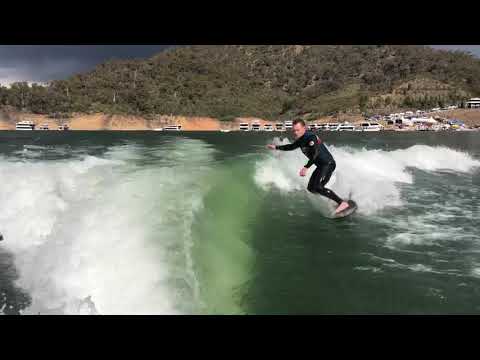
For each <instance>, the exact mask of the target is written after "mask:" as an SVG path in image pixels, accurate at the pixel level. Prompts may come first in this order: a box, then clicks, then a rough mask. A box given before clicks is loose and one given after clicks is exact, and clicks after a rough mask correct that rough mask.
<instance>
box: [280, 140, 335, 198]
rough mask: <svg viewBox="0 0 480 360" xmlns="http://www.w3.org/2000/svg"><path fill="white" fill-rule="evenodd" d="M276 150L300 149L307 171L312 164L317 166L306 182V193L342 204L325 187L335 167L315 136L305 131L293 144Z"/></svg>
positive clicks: (331, 158)
mask: <svg viewBox="0 0 480 360" xmlns="http://www.w3.org/2000/svg"><path fill="white" fill-rule="evenodd" d="M276 148H277V150H282V151H291V150H295V149H298V148H301V149H302V152H303V153H304V154H305V156H306V157H307V158H308V163H307V164H306V165H305V167H306V168H307V169H308V168H310V167H311V166H312V165H313V164H315V165H316V166H317V168H316V169H315V171H314V172H313V174H312V176H311V177H310V181H309V182H308V191H310V192H311V193H314V194H320V195H323V196H326V197H327V198H329V199H331V200H333V201H335V202H336V203H337V204H339V205H340V204H341V203H342V201H343V200H342V199H341V198H340V197H339V196H338V195H337V194H335V193H334V192H333V191H332V190H330V189H327V188H326V187H325V185H327V183H328V181H329V180H330V177H331V176H332V174H333V171H334V170H335V168H336V166H337V165H336V163H335V160H334V159H333V156H332V154H330V151H328V149H327V147H326V146H325V145H324V144H323V142H322V141H321V140H320V139H319V138H318V136H317V135H315V134H314V133H313V132H312V131H306V132H305V134H303V136H302V137H300V138H298V139H297V140H296V141H295V142H294V143H292V144H288V145H282V146H276Z"/></svg>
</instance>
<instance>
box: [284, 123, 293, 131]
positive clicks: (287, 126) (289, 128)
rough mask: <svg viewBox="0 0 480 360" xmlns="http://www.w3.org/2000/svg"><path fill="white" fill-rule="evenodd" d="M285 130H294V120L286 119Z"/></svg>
mask: <svg viewBox="0 0 480 360" xmlns="http://www.w3.org/2000/svg"><path fill="white" fill-rule="evenodd" d="M284 127H285V130H287V131H288V130H292V127H293V121H285V123H284Z"/></svg>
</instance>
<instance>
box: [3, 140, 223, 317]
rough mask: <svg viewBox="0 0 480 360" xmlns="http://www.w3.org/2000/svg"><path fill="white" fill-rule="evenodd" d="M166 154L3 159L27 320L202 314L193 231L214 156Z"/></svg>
mask: <svg viewBox="0 0 480 360" xmlns="http://www.w3.org/2000/svg"><path fill="white" fill-rule="evenodd" d="M161 150H162V151H161V152H160V151H158V149H157V150H155V151H150V150H145V149H143V148H141V147H137V146H135V145H128V144H127V145H125V146H117V147H114V148H111V149H110V151H108V152H107V154H106V155H105V156H104V157H102V158H100V157H95V156H79V157H78V158H74V159H69V160H57V161H45V160H38V159H36V160H32V159H26V160H25V159H23V160H22V161H18V158H0V177H1V178H2V189H1V191H0V203H2V204H8V206H2V207H1V208H0V224H2V225H5V224H7V225H8V226H6V227H5V228H2V229H0V231H2V232H3V234H4V236H5V238H6V239H7V241H4V242H3V245H2V246H3V247H4V248H5V249H6V250H7V251H8V252H9V253H11V254H12V255H13V258H14V265H15V267H16V269H17V271H18V280H17V281H16V285H17V286H19V287H20V288H22V289H25V291H27V292H28V294H29V295H30V298H31V304H30V306H29V307H28V308H27V309H25V310H24V311H23V313H27V314H28V313H33V314H37V313H41V314H96V313H99V314H175V313H183V312H188V313H194V312H196V311H197V306H198V304H197V303H198V283H197V279H196V277H195V273H194V271H193V261H192V258H191V251H190V247H191V246H192V236H191V226H192V223H193V221H194V216H195V213H196V212H197V211H198V210H199V209H201V207H202V196H203V194H204V193H205V192H206V191H207V190H208V188H209V185H208V182H206V181H203V180H202V179H203V178H204V177H205V176H206V175H207V174H208V171H209V168H208V166H198V165H199V164H207V165H208V163H209V162H210V161H211V159H212V154H213V151H214V150H213V149H211V148H210V147H209V146H207V145H206V144H205V143H203V142H201V141H197V140H186V139H182V140H178V141H175V142H172V143H169V144H166V145H165V146H163V147H162V149H161ZM145 151H148V159H150V160H149V161H150V162H151V164H152V166H149V164H148V162H147V165H145V163H142V160H141V159H144V158H145V157H146V154H145ZM179 159H181V161H179ZM153 164H154V165H153Z"/></svg>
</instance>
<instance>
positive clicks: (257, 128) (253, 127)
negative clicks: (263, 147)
mask: <svg viewBox="0 0 480 360" xmlns="http://www.w3.org/2000/svg"><path fill="white" fill-rule="evenodd" d="M252 131H260V124H259V123H253V124H252Z"/></svg>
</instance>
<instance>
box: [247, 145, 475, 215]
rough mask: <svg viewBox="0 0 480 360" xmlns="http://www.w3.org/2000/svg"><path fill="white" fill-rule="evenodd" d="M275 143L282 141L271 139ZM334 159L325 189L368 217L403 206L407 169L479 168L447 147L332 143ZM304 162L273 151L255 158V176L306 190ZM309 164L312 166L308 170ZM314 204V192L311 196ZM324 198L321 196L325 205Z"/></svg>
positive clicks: (269, 184)
mask: <svg viewBox="0 0 480 360" xmlns="http://www.w3.org/2000/svg"><path fill="white" fill-rule="evenodd" d="M275 141H276V143H277V144H286V143H288V140H286V139H284V141H283V142H281V141H279V139H278V138H276V139H275ZM329 149H330V151H331V152H332V155H333V156H334V158H335V161H336V163H337V168H336V171H335V172H334V174H333V176H332V178H331V179H330V182H329V183H328V184H327V186H328V187H329V188H331V189H332V190H333V191H335V192H336V193H337V194H339V196H342V197H349V196H350V195H351V198H353V199H354V200H355V201H356V202H357V204H358V206H359V208H358V213H360V214H364V215H370V214H374V213H377V212H379V211H381V210H383V209H385V208H388V207H401V206H403V205H404V204H405V200H404V199H402V196H401V186H400V185H401V184H412V183H413V182H414V177H413V174H412V172H411V169H418V170H422V171H430V172H436V171H449V172H457V173H458V172H461V173H468V172H471V171H473V170H474V169H475V168H478V167H480V161H478V160H476V159H474V158H473V157H471V156H470V155H469V154H467V153H464V152H461V151H457V150H453V149H449V148H446V147H440V146H439V147H432V146H426V145H414V146H412V147H409V148H407V149H402V150H394V151H384V150H367V149H353V148H349V147H335V146H330V147H329ZM304 163H305V157H304V156H303V154H301V152H300V151H292V152H276V153H273V154H271V155H269V156H267V157H266V158H265V159H262V160H260V161H259V162H257V168H256V172H255V175H254V178H255V181H256V183H257V185H258V186H260V187H261V188H263V189H264V190H269V189H271V188H275V189H277V190H279V191H280V192H282V193H289V192H292V191H297V190H303V191H306V187H307V184H308V180H309V177H308V176H307V177H305V178H300V177H299V176H298V171H299V169H300V168H301V167H302V166H303V164H304ZM312 171H313V168H312V169H311V170H310V173H311V172H312ZM310 198H311V199H312V201H314V203H318V201H316V199H318V196H311V197H310ZM327 201H328V200H326V199H323V198H322V199H321V202H323V203H326V202H327Z"/></svg>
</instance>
